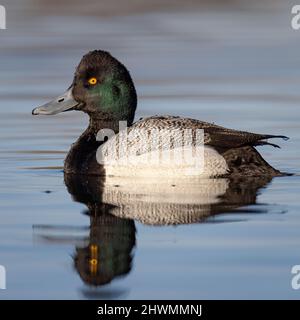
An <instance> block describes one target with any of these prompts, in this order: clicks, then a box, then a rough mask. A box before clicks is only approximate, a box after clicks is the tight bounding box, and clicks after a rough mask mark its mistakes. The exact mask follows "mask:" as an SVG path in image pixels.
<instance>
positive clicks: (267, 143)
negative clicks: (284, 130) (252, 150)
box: [254, 134, 290, 148]
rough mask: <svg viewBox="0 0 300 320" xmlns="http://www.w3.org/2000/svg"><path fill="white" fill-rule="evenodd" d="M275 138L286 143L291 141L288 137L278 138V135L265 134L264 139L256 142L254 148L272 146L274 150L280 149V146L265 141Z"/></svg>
mask: <svg viewBox="0 0 300 320" xmlns="http://www.w3.org/2000/svg"><path fill="white" fill-rule="evenodd" d="M275 138H277V139H283V140H285V141H287V140H289V139H290V138H289V137H287V136H278V135H270V134H265V135H262V138H261V139H260V140H259V141H257V142H255V144H254V146H265V145H268V146H272V147H274V148H280V146H279V145H278V144H275V143H271V142H268V141H264V140H267V139H275Z"/></svg>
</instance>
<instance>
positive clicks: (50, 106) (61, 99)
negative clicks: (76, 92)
mask: <svg viewBox="0 0 300 320" xmlns="http://www.w3.org/2000/svg"><path fill="white" fill-rule="evenodd" d="M72 90H73V87H70V88H69V89H68V90H67V91H66V92H65V93H63V94H62V95H61V96H58V97H57V98H55V99H53V100H52V101H50V102H48V103H46V104H44V105H42V106H40V107H37V108H35V109H33V110H32V114H33V115H54V114H57V113H60V112H64V111H68V110H71V109H73V108H74V107H76V106H78V105H79V102H78V101H76V100H75V99H74V97H73V93H72Z"/></svg>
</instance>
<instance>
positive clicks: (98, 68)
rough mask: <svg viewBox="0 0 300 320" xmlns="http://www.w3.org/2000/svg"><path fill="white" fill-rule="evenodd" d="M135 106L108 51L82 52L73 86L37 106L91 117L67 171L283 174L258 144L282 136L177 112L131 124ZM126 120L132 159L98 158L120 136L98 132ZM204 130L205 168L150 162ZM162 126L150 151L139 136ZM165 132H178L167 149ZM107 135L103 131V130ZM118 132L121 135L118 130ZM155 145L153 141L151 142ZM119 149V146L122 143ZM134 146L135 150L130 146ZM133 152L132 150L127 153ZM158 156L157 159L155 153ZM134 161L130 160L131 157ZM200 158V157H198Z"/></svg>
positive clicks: (124, 75) (129, 84) (127, 79)
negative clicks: (187, 136) (103, 137)
mask: <svg viewBox="0 0 300 320" xmlns="http://www.w3.org/2000/svg"><path fill="white" fill-rule="evenodd" d="M136 106H137V95H136V91H135V87H134V84H133V81H132V79H131V76H130V74H129V72H128V70H127V69H126V67H125V66H124V65H123V64H121V63H120V62H119V61H118V60H117V59H115V58H114V57H112V56H111V55H110V54H109V53H108V52H106V51H101V50H95V51H91V52H89V53H88V54H86V55H85V56H83V58H82V60H81V62H80V63H79V65H78V67H77V69H76V72H75V76H74V79H73V83H72V85H71V86H70V87H69V89H68V90H67V91H66V93H64V94H63V95H62V96H59V97H58V98H56V99H54V100H53V101H51V102H49V103H47V104H45V105H43V106H41V107H38V108H35V109H34V110H33V111H32V113H33V114H34V115H43V114H44V115H53V114H57V113H60V112H64V111H69V110H80V111H83V112H85V113H87V114H88V115H89V118H90V123H89V127H88V128H87V130H86V131H85V132H84V133H83V134H82V135H81V136H80V138H79V139H78V140H77V142H76V143H75V144H73V146H72V148H71V150H70V151H69V153H68V155H67V157H66V160H65V165H64V170H65V172H66V173H73V174H85V175H104V176H111V175H114V176H130V177H136V176H144V177H146V176H152V177H153V176H157V177H162V178H163V177H170V176H178V177H180V176H185V175H192V176H200V177H201V176H203V177H220V176H222V177H224V176H236V175H243V176H260V175H265V176H272V177H273V176H280V175H282V173H281V172H280V171H278V170H276V169H274V168H273V167H272V166H270V165H269V164H268V163H267V162H266V161H265V160H264V159H263V158H262V156H261V155H260V154H259V153H258V152H257V150H256V149H255V148H254V147H255V146H259V145H272V146H275V147H278V146H277V145H275V144H272V143H269V142H267V141H266V140H267V139H270V138H283V139H288V138H287V137H285V136H280V135H278V136H277V135H267V134H255V133H250V132H245V131H238V130H232V129H227V128H224V127H221V126H218V125H215V124H211V123H207V122H203V121H199V120H195V119H189V118H183V117H175V116H153V117H149V118H146V119H142V120H140V121H137V122H135V123H133V120H134V115H135V110H136ZM120 121H126V122H127V126H128V127H129V130H128V131H129V132H130V133H137V135H132V136H134V137H138V138H135V139H133V140H132V139H131V140H130V141H129V142H128V143H129V144H130V146H131V147H133V146H135V145H137V144H138V145H139V147H138V148H136V149H134V150H138V152H137V153H135V154H134V155H132V154H130V156H131V157H134V159H135V160H134V161H130V163H129V164H128V163H124V162H119V163H118V162H116V163H113V164H111V163H108V162H105V161H104V162H103V163H102V164H99V161H97V150H98V148H99V147H100V146H101V148H102V149H103V147H105V150H106V152H107V150H108V151H110V150H112V149H113V148H114V147H115V143H116V141H117V138H118V135H116V136H113V137H110V138H109V139H108V140H105V141H106V142H104V143H103V142H102V141H99V139H97V134H99V131H101V130H103V129H105V130H108V131H105V132H108V134H107V136H109V130H113V131H114V132H116V133H118V132H119V122H120ZM198 129H202V130H204V136H203V140H202V142H204V148H203V151H204V152H203V155H204V157H203V167H202V168H201V170H199V168H198V167H196V169H195V170H193V171H189V172H188V173H187V171H185V169H186V167H185V166H184V165H182V163H180V164H178V163H175V162H174V161H173V162H170V163H168V164H167V165H166V164H164V165H161V164H157V163H155V164H154V163H151V161H150V162H149V161H148V162H147V159H148V158H149V154H150V153H151V152H152V155H153V152H154V153H156V154H159V155H158V156H159V157H161V155H162V153H164V152H165V151H166V150H167V149H169V150H170V149H172V148H175V147H174V145H175V144H176V142H177V140H180V138H182V132H183V131H184V130H192V131H191V132H192V133H191V136H193V132H194V131H195V130H198ZM152 130H158V131H156V132H159V134H160V135H161V136H160V137H159V139H158V140H157V143H156V144H155V145H154V149H153V148H152V149H151V151H149V145H148V140H147V139H146V137H145V134H144V136H138V135H139V132H140V131H143V132H144V133H145V132H146V134H147V132H149V131H152ZM166 131H172V132H173V133H174V132H175V136H173V138H172V139H173V142H172V143H171V145H168V146H167V147H166V146H165V145H164V143H162V142H161V139H160V138H161V137H163V135H164V134H166ZM102 135H103V132H102ZM119 135H120V133H119ZM195 141H197V140H195V139H194V137H193V138H192V140H191V142H190V146H192V147H195V144H197V143H198V142H195ZM152 147H153V145H152ZM118 148H121V146H118ZM130 150H133V149H130ZM129 153H130V151H129ZM154 158H155V157H154ZM131 160H132V159H131ZM199 161H200V160H199Z"/></svg>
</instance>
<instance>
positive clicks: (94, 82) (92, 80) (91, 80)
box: [88, 77, 97, 85]
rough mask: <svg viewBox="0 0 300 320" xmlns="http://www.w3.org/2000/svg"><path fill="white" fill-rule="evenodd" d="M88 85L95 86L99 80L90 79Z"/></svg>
mask: <svg viewBox="0 0 300 320" xmlns="http://www.w3.org/2000/svg"><path fill="white" fill-rule="evenodd" d="M88 83H89V84H91V85H95V84H96V83H97V79H96V78H95V77H93V78H90V79H89V81H88Z"/></svg>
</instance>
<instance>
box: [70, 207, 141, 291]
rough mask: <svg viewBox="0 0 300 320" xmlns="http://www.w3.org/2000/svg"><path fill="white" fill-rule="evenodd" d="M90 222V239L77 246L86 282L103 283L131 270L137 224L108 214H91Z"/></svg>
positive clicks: (77, 260)
mask: <svg viewBox="0 0 300 320" xmlns="http://www.w3.org/2000/svg"><path fill="white" fill-rule="evenodd" d="M102 210H103V209H102ZM104 210H105V211H106V209H104ZM90 223H91V224H90V234H89V242H88V244H87V245H85V246H77V247H76V249H75V256H74V266H75V268H76V270H77V272H78V274H79V275H80V277H81V279H82V280H83V281H84V282H85V283H87V284H90V285H93V286H101V285H104V284H107V283H110V282H111V281H112V279H114V278H115V277H117V276H121V275H126V274H127V273H128V272H129V271H130V269H131V261H132V249H133V247H134V245H135V226H134V221H133V220H125V219H120V218H117V217H114V216H112V215H110V214H106V213H104V214H103V215H100V216H98V215H93V216H91V217H90Z"/></svg>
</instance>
